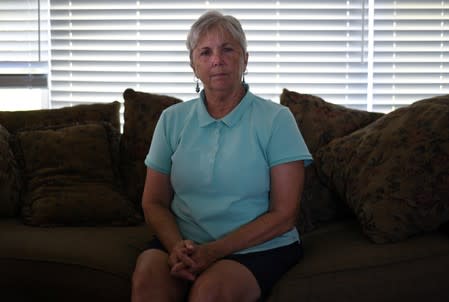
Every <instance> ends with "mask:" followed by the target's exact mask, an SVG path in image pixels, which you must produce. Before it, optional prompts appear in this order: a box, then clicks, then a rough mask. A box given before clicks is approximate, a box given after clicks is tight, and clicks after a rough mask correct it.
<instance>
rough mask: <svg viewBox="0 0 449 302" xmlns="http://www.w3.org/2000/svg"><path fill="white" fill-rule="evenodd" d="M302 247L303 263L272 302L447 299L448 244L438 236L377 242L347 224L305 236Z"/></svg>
mask: <svg viewBox="0 0 449 302" xmlns="http://www.w3.org/2000/svg"><path fill="white" fill-rule="evenodd" d="M303 244H304V259H302V260H300V262H299V263H298V264H297V265H295V266H294V267H293V268H292V269H291V270H290V271H289V272H288V273H286V274H285V275H284V276H283V277H282V279H281V280H280V281H279V282H278V283H277V284H276V285H275V286H274V288H273V290H272V292H271V296H270V297H269V299H267V302H275V301H282V302H297V301H301V302H303V301H304V302H316V301H326V302H327V301H332V302H333V301H338V302H340V301H345V302H361V301H363V302H379V301H389V302H393V301H407V302H411V301H413V302H415V301H416V302H421V301H426V302H430V301H432V302H437V301H446V300H447V297H448V287H447V285H448V279H447V268H448V267H449V240H447V237H446V236H445V235H444V234H441V233H439V232H432V233H429V234H426V235H425V236H416V237H414V238H409V239H408V240H404V241H401V242H398V243H393V244H373V243H372V242H371V241H370V240H368V239H367V238H366V236H364V234H363V233H362V231H361V229H360V227H359V225H358V223H357V221H355V220H354V221H352V220H348V221H344V222H338V223H336V222H332V223H329V224H323V225H322V226H321V227H320V228H319V229H317V230H314V231H312V232H309V233H307V234H305V235H304V236H303ZM298 297H300V299H299V298H298Z"/></svg>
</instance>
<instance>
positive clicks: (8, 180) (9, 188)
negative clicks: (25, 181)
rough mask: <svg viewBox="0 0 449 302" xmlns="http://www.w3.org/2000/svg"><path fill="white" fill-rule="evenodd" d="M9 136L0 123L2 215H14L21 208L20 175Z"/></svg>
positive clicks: (0, 213)
mask: <svg viewBox="0 0 449 302" xmlns="http://www.w3.org/2000/svg"><path fill="white" fill-rule="evenodd" d="M9 138H10V134H9V132H8V130H6V128H4V127H3V126H2V125H0V217H13V216H15V215H16V214H17V210H18V209H19V200H20V190H21V183H20V175H19V168H18V166H17V162H16V159H15V157H14V154H13V152H12V150H11V148H10V146H9Z"/></svg>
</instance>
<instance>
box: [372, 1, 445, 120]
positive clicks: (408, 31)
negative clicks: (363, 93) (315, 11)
mask: <svg viewBox="0 0 449 302" xmlns="http://www.w3.org/2000/svg"><path fill="white" fill-rule="evenodd" d="M448 93H449V1H444V0H426V1H422V0H401V1H392V0H376V1H375V11H374V62H373V96H372V99H373V110H374V111H389V110H391V109H394V108H397V107H399V106H402V105H405V104H409V103H411V102H413V101H415V100H419V99H422V98H425V97H428V96H433V95H439V94H448Z"/></svg>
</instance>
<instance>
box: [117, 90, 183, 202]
mask: <svg viewBox="0 0 449 302" xmlns="http://www.w3.org/2000/svg"><path fill="white" fill-rule="evenodd" d="M123 98H124V100H125V113H124V118H125V124H124V126H123V135H122V138H121V141H120V157H121V163H120V167H121V170H122V174H123V180H124V183H125V188H126V191H127V194H128V196H129V197H130V199H131V200H132V201H133V202H134V203H135V205H136V206H137V207H138V208H140V203H141V199H142V192H143V186H144V183H145V175H146V167H145V164H144V159H145V157H146V155H147V153H148V150H149V148H150V143H151V139H152V138H153V132H154V128H155V127H156V123H157V121H158V120H159V116H160V115H161V113H162V111H163V110H164V109H165V108H167V107H169V106H171V105H173V104H176V103H179V102H181V100H179V99H177V98H174V97H170V96H166V95H158V94H152V93H147V92H141V91H135V90H133V89H131V88H128V89H126V90H125V91H124V93H123Z"/></svg>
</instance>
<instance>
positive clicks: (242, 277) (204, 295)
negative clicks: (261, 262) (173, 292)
mask: <svg viewBox="0 0 449 302" xmlns="http://www.w3.org/2000/svg"><path fill="white" fill-rule="evenodd" d="M260 294H261V292H260V288H259V285H258V283H257V280H256V278H255V277H254V275H253V274H252V273H251V271H249V270H248V269H247V268H246V267H245V266H244V265H242V264H240V263H238V262H236V261H233V260H227V259H223V260H219V261H217V262H216V263H214V264H213V265H212V266H211V267H209V268H208V269H207V270H205V271H204V272H203V273H201V274H200V275H199V276H198V278H197V279H196V280H195V282H194V283H193V285H192V287H191V289H190V293H189V302H196V301H217V302H218V301H248V302H249V301H257V300H258V299H259V297H260Z"/></svg>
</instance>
